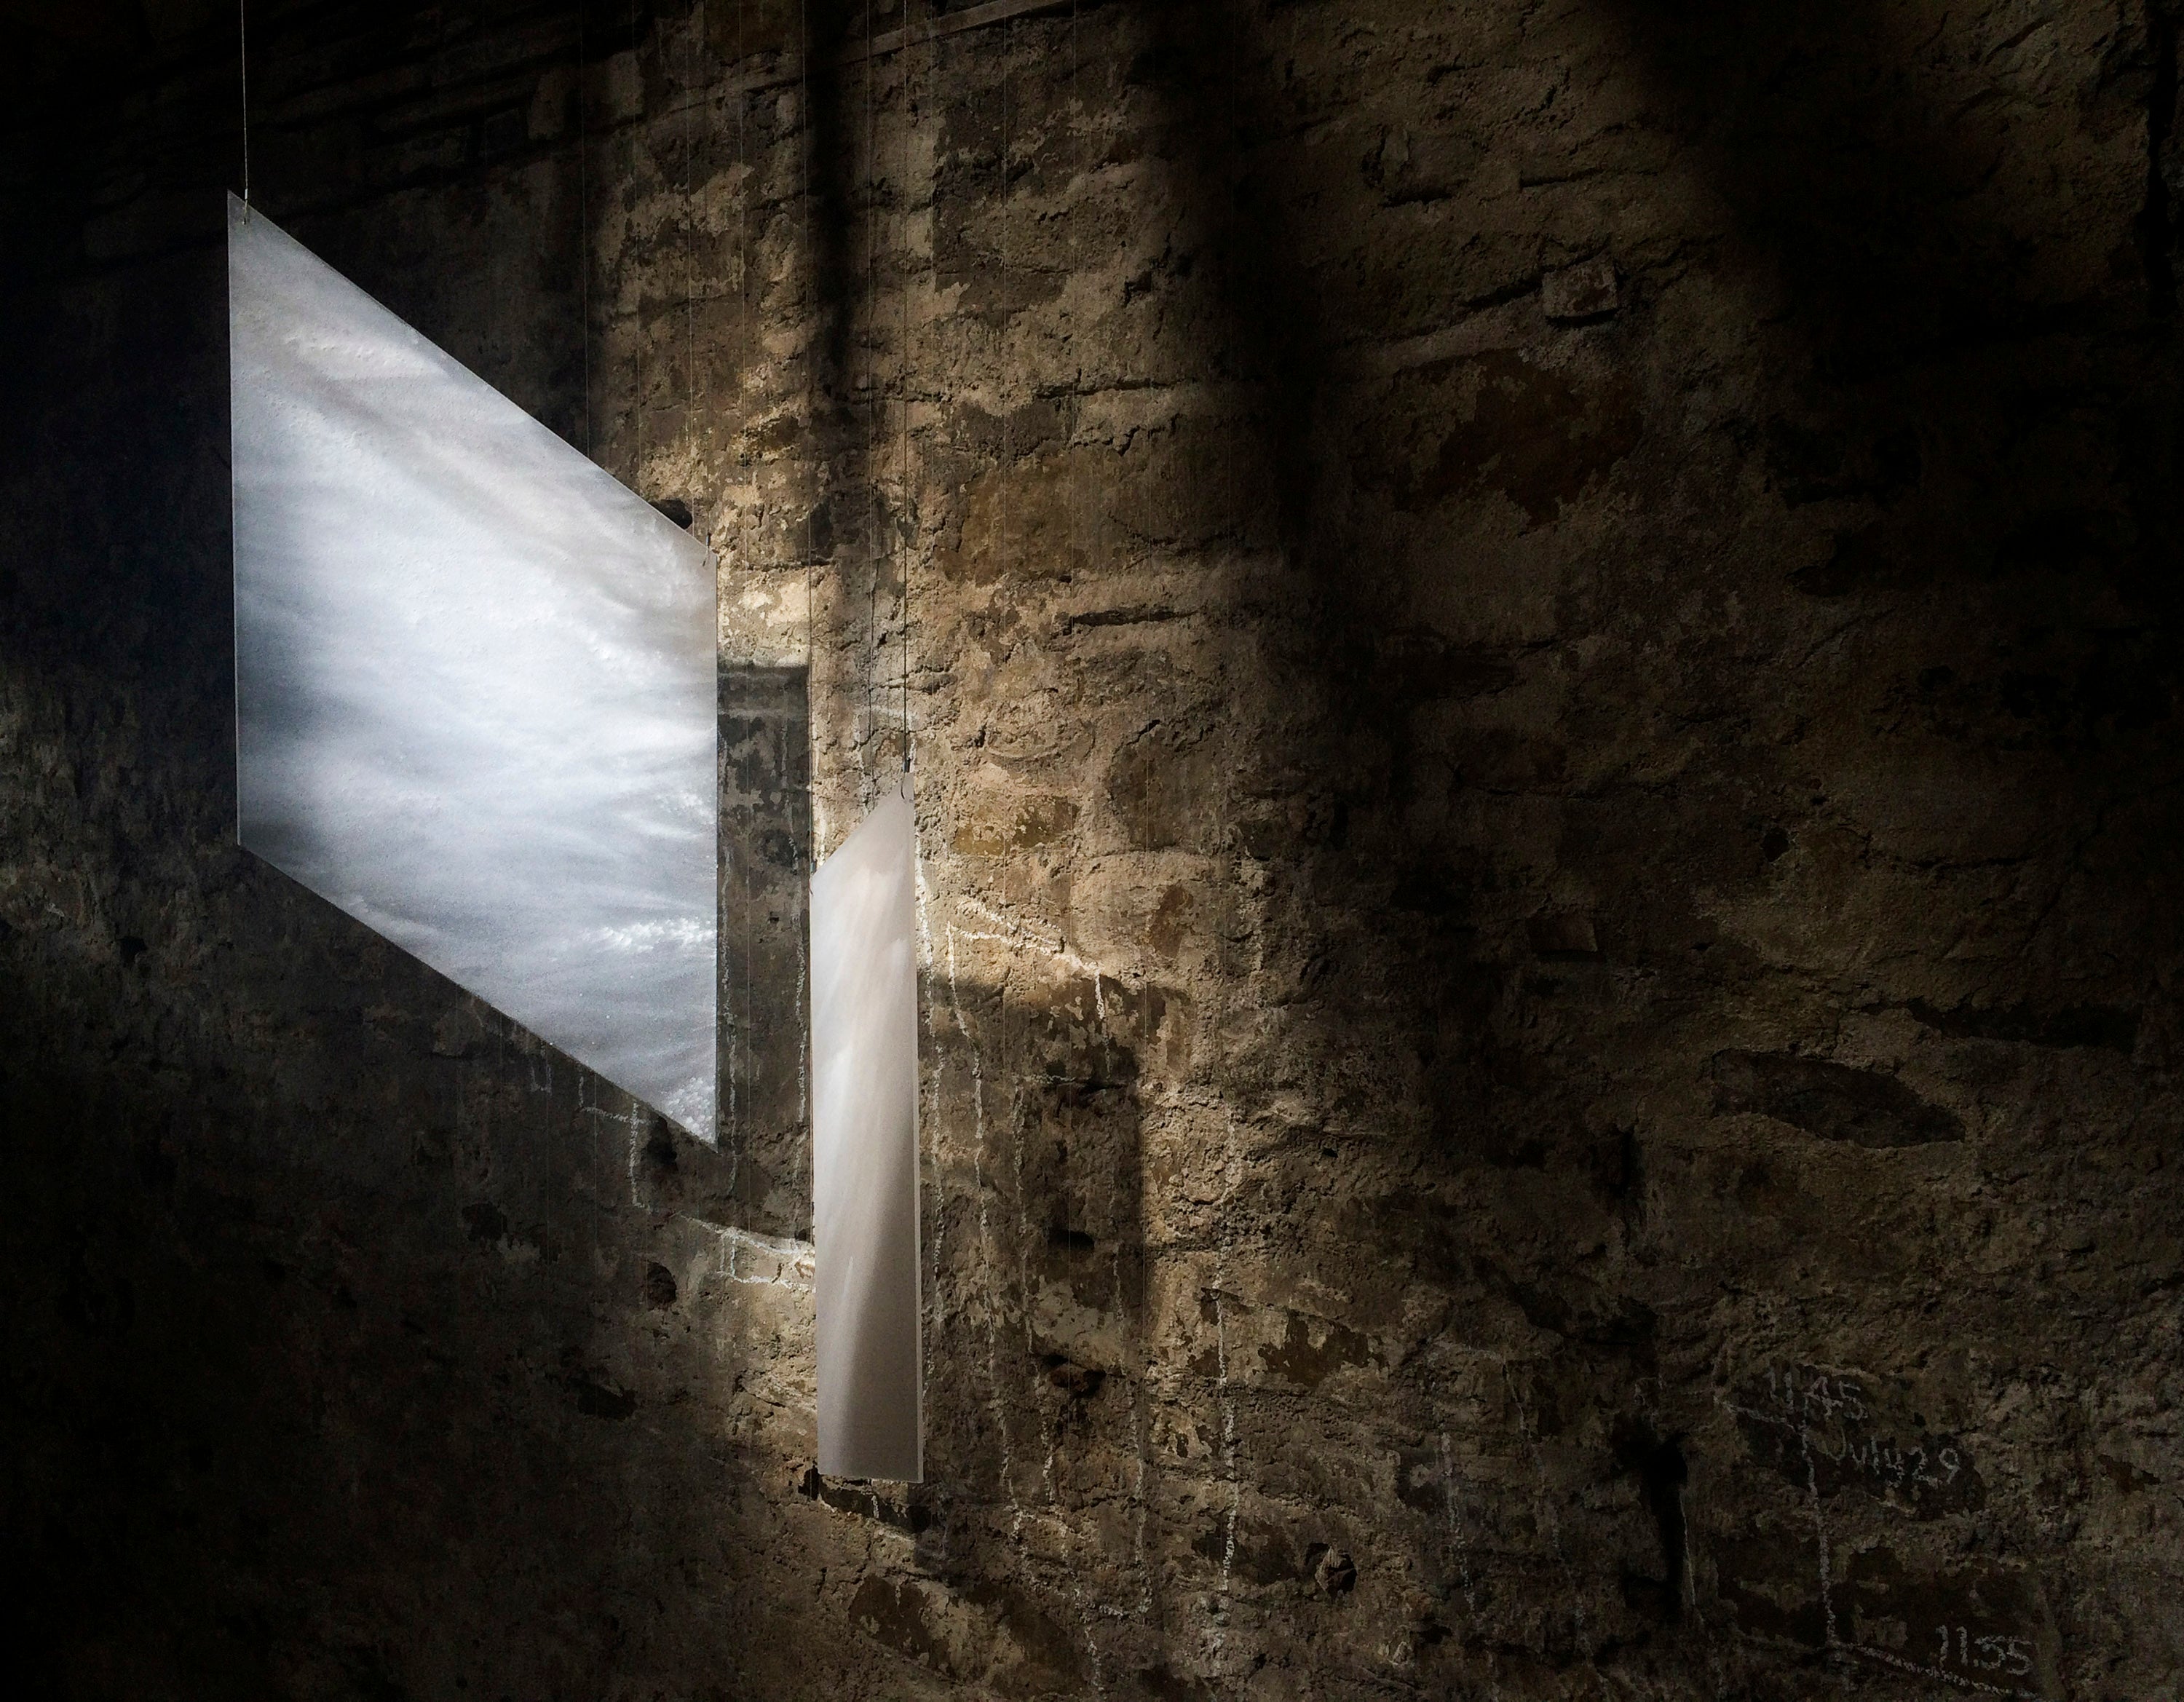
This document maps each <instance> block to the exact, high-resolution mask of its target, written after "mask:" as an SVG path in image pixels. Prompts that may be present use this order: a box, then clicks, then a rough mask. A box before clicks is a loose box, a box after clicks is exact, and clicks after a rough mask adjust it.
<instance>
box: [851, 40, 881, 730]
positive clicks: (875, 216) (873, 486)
mask: <svg viewBox="0 0 2184 1702" xmlns="http://www.w3.org/2000/svg"><path fill="white" fill-rule="evenodd" d="M873 9H874V8H872V6H870V5H867V6H866V8H865V122H864V135H863V136H862V137H861V141H862V142H863V145H864V150H865V301H866V314H868V316H869V319H870V323H869V324H868V325H866V329H865V386H864V388H865V523H866V525H867V526H870V527H871V528H872V535H871V537H869V538H868V539H867V540H866V547H865V554H866V560H867V565H869V567H870V570H871V573H872V580H871V586H870V595H869V597H868V598H867V600H866V612H865V743H864V767H865V769H866V772H867V773H870V772H871V769H872V748H873V747H874V746H875V745H876V744H877V743H878V742H879V715H878V712H877V709H876V708H875V706H874V702H873V700H874V698H876V697H877V695H878V689H879V678H880V562H881V559H882V556H883V552H882V549H881V538H882V537H883V534H884V533H885V531H886V530H887V526H886V520H885V517H884V515H883V513H882V511H881V503H880V485H879V428H878V424H877V417H878V416H877V412H876V410H877V408H878V407H879V350H878V347H877V342H878V339H877V337H876V336H875V335H874V332H875V331H876V330H877V325H878V320H879V312H878V309H879V246H880V229H879V226H880V209H879V158H878V150H877V147H875V145H874V138H875V137H876V136H877V134H878V131H877V124H878V120H877V118H876V117H875V116H874V113H873V107H874V102H875V89H874V85H875V84H876V83H877V81H878V80H879V67H878V64H877V62H875V61H874V59H873V58H872V12H873ZM853 323H854V321H853Z"/></svg>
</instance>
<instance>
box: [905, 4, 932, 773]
mask: <svg viewBox="0 0 2184 1702" xmlns="http://www.w3.org/2000/svg"><path fill="white" fill-rule="evenodd" d="M932 28H933V18H932V14H931V13H930V12H928V14H926V30H927V32H928V34H927V38H926V40H927V46H926V52H925V73H926V87H927V91H928V93H930V92H931V89H932V86H933V47H932V40H933V38H932V35H931V31H932ZM902 41H903V47H904V49H905V51H904V53H903V56H902V186H901V189H900V192H899V193H900V196H901V197H902V208H903V212H904V214H905V217H904V220H903V221H902V222H903V228H904V231H905V239H904V240H905V242H907V234H906V233H907V231H908V229H909V218H908V214H909V210H910V200H909V197H910V170H911V136H912V132H913V131H914V130H915V128H916V120H917V110H916V107H915V104H914V103H913V102H912V100H911V86H912V85H911V74H910V54H909V52H908V49H909V46H910V0H903V8H902ZM934 211H935V212H936V213H937V212H938V211H939V209H938V208H937V207H936V208H935V209H934ZM935 228H936V229H937V226H936V227H935ZM927 242H928V246H936V245H934V243H933V237H932V236H928V238H927ZM904 258H905V259H908V258H909V257H908V256H907V255H905V257H904ZM935 264H938V262H937V261H936V263H935ZM910 295H911V272H910V269H909V267H908V266H907V265H905V267H904V268H903V275H902V293H901V295H900V298H898V299H899V301H900V308H899V309H898V312H897V314H896V320H897V323H898V324H899V325H900V327H901V339H902V395H901V397H900V399H899V401H898V402H897V403H896V406H897V409H898V410H899V412H898V414H897V418H898V419H899V420H900V424H901V427H902V450H901V465H902V473H901V478H902V481H903V485H904V487H905V489H906V490H909V491H911V492H916V491H917V488H918V484H917V481H913V480H912V479H911V465H910V402H911V374H912V373H913V372H914V371H915V370H917V363H916V358H915V354H914V353H913V351H912V349H911V341H910ZM915 501H916V498H915V497H914V496H913V498H912V502H913V503H915ZM911 512H912V514H916V513H917V509H916V507H915V506H913V508H912V509H911ZM919 530H920V531H922V530H923V528H922V526H921V527H920V528H919ZM916 555H917V550H916V549H915V548H911V547H905V548H904V550H903V553H902V771H903V772H904V773H905V775H907V774H908V773H909V772H910V756H911V737H910V573H911V566H912V565H914V560H915V558H916Z"/></svg>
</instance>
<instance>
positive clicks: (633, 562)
mask: <svg viewBox="0 0 2184 1702" xmlns="http://www.w3.org/2000/svg"><path fill="white" fill-rule="evenodd" d="M228 288H229V317H228V326H229V336H230V375H231V383H232V387H233V406H234V477H235V484H234V491H235V658H236V659H235V666H236V748H237V764H236V768H237V788H238V793H239V817H240V820H239V827H240V831H241V835H242V843H243V844H244V845H246V846H247V847H248V848H250V849H251V850H252V851H254V852H256V853H257V854H259V856H261V857H263V858H265V859H266V860H267V861H268V862H270V863H271V864H273V865H275V866H276V867H277V868H279V869H281V870H285V871H286V872H287V873H288V874H290V875H292V876H294V877H295V878H296V879H297V880H298V881H300V882H303V883H304V885H305V886H307V887H309V888H310V889H311V890H312V891H313V892H315V893H319V894H320V896H321V897H323V898H327V899H329V900H331V902H332V903H333V904H337V905H338V906H340V908H341V909H343V910H346V911H347V912H348V914H349V915H352V916H354V917H355V918H356V919H357V920H358V921H361V922H364V923H365V924H366V925H367V926H370V927H372V928H375V929H376V930H377V931H378V932H381V933H382V934H384V935H385V936H386V937H387V938H389V939H391V940H393V941H394V942H395V943H397V944H398V945H400V946H402V947H404V948H406V949H407V950H409V951H410V952H413V953H415V954H416V955H417V956H418V957H420V958H421V959H424V960H425V961H426V963H428V964H430V965H432V967H433V968H434V969H437V970H438V971H440V972H441V973H442V974H443V975H445V976H448V977H449V978H450V979H451V980H453V981H454V982H458V983H460V985H461V986H462V987H465V988H466V989H468V990H469V991H470V992H471V993H476V994H477V995H478V996H479V997H480V998H484V999H486V1000H487V1001H489V1002H490V1003H492V1004H495V1005H497V1006H499V1008H500V1009H501V1010H504V1011H505V1012H507V1013H508V1015H510V1016H512V1017H514V1018H515V1020H516V1021H519V1022H521V1023H522V1024H524V1025H525V1026H526V1027H528V1028H530V1029H532V1031H534V1032H536V1033H538V1035H540V1036H541V1037H543V1038H544V1039H546V1040H548V1041H550V1042H551V1043H554V1045H556V1046H558V1047H560V1048H562V1049H563V1050H564V1051H565V1052H567V1053H568V1054H570V1055H571V1056H572V1057H574V1058H576V1059H577V1060H579V1061H580V1062H582V1063H583V1064H585V1065H589V1066H590V1067H591V1068H592V1069H593V1070H595V1071H598V1072H599V1074H600V1075H602V1076H605V1077H606V1078H607V1079H608V1080H609V1081H610V1082H614V1083H615V1084H616V1086H617V1087H622V1088H625V1089H627V1091H628V1092H630V1093H633V1094H635V1095H637V1096H638V1098H639V1099H643V1100H646V1101H647V1102H649V1104H652V1105H654V1106H655V1107H657V1108H658V1109H659V1110H661V1111H663V1112H665V1113H666V1115H668V1116H670V1117H671V1118H673V1119H674V1120H675V1121H677V1122H678V1123H680V1124H682V1126H684V1127H685V1128H687V1129H688V1130H690V1131H691V1132H693V1133H694V1134H697V1135H699V1136H701V1137H704V1138H705V1139H707V1140H710V1139H712V1138H713V1133H714V1114H713V1105H714V1015H713V1010H714V996H715V981H716V976H715V969H714V947H715V935H716V926H715V915H716V894H715V864H716V856H717V849H716V839H717V833H716V823H717V820H718V810H717V804H716V795H717V788H716V778H715V771H714V747H715V737H716V724H717V719H718V709H717V704H718V686H717V682H716V666H715V659H714V656H715V638H714V633H715V613H714V589H713V565H712V559H711V557H710V554H709V553H707V552H706V550H705V548H703V547H702V546H701V545H699V543H698V542H695V541H694V539H692V538H691V537H688V535H687V534H685V533H684V532H683V531H681V530H680V529H679V528H677V526H673V525H672V524H671V523H670V522H669V521H668V520H666V519H665V518H664V517H663V516H661V515H660V514H658V513H657V512H655V510H654V509H652V507H651V506H650V505H649V503H645V502H644V501H643V499H641V498H638V497H636V496H634V495H632V493H631V492H628V491H627V490H625V489H624V488H623V487H621V485H619V484H617V483H616V481H615V480H614V479H613V478H612V477H611V476H609V475H608V474H607V473H605V472H604V471H602V470H600V469H599V467H597V466H595V465H594V464H593V463H592V462H591V461H590V460H589V459H587V458H586V457H584V456H582V455H581V454H579V453H577V451H575V450H574V449H571V448H570V447H569V446H568V445H567V444H565V443H564V442H562V441H561V440H560V438H559V437H555V436H554V434H553V433H552V432H551V431H548V430H547V429H546V428H545V427H544V426H543V425H540V424H538V421H536V420H532V418H531V417H530V416H529V415H528V414H525V413H524V412H523V410H522V409H520V408H518V407H516V406H515V403H511V402H510V401H509V400H508V399H507V398H504V397H503V396H501V395H500V394H499V392H496V391H494V390H493V388H492V387H490V386H489V385H487V384H486V383H485V382H484V381H482V380H480V379H478V378H476V377H475V376H473V375H471V374H470V373H468V372H466V371H465V370H463V368H462V367H461V366H460V365H458V364H456V363H455V362H454V360H453V359H450V358H449V357H448V356H447V355H446V354H443V353H441V352H440V351H439V350H438V349H437V348H433V347H432V344H430V343H429V342H426V341H425V339H424V338H423V337H420V336H419V335H418V334H417V333H416V332H415V331H412V330H410V329H409V327H408V326H407V325H404V324H403V323H402V322H401V321H400V320H398V319H396V318H395V317H394V315H393V314H391V313H389V312H387V309H384V308H382V307H381V306H380V305H379V304H378V303H376V302H374V301H373V300H371V298H370V297H368V296H366V295H365V293H364V292H362V291H361V290H359V289H358V288H357V287H356V286H354V284H351V283H349V282H348V281H347V280H346V279H344V278H343V277H342V276H340V275H338V274H337V273H336V272H335V271H333V270H331V268H329V267H328V266H326V264H324V263H323V262H321V261H320V260H319V259H316V258H315V256H313V255H312V254H311V253H309V251H307V250H306V249H305V248H303V247H302V246H301V245H300V244H299V243H298V242H295V241H294V240H293V239H292V238H291V237H289V236H287V235H285V234H283V233H282V232H281V231H279V230H276V228H275V227H274V225H272V224H271V222H270V221H269V220H267V219H266V218H265V215H264V214H259V213H253V212H251V211H250V210H248V209H246V208H244V207H243V205H242V203H240V202H238V201H236V200H234V199H233V198H232V197H231V198H230V200H229V203H228Z"/></svg>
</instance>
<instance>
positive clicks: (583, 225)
mask: <svg viewBox="0 0 2184 1702" xmlns="http://www.w3.org/2000/svg"><path fill="white" fill-rule="evenodd" d="M585 9H586V8H585V6H584V4H583V3H582V0H579V3H578V4H577V256H578V259H577V311H578V312H579V313H580V314H582V316H583V325H582V332H581V337H580V340H581V342H582V344H583V351H584V455H585V458H586V459H590V457H591V453H592V182H591V173H592V161H591V152H592V148H591V131H590V130H589V128H588V124H589V120H590V114H589V113H588V111H587V109H586V105H585V101H584V54H585V48H586V44H585V40H584V25H585V23H586V21H587V20H586V19H585V16H584V13H585Z"/></svg>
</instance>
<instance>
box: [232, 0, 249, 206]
mask: <svg viewBox="0 0 2184 1702" xmlns="http://www.w3.org/2000/svg"><path fill="white" fill-rule="evenodd" d="M235 10H236V29H235V33H236V57H237V59H238V60H239V61H240V62H241V64H242V204H243V205H244V206H245V207H248V206H249V205H250V0H235Z"/></svg>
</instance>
